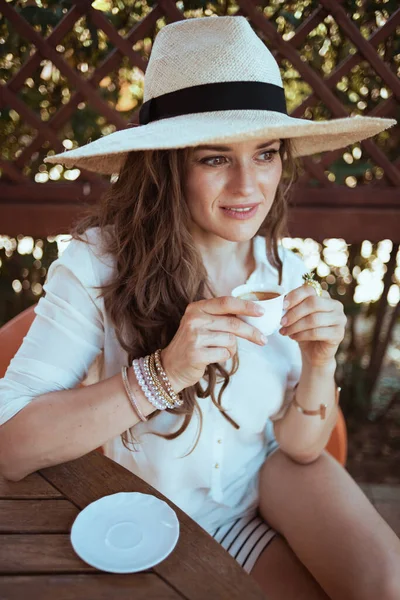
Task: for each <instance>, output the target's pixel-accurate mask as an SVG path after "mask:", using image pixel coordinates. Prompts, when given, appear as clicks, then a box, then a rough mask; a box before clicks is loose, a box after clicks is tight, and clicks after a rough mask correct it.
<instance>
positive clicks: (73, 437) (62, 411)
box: [0, 368, 155, 480]
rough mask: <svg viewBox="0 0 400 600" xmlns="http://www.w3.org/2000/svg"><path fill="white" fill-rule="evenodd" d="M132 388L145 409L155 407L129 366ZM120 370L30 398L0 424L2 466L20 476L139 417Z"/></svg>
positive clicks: (74, 454)
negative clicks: (73, 386)
mask: <svg viewBox="0 0 400 600" xmlns="http://www.w3.org/2000/svg"><path fill="white" fill-rule="evenodd" d="M128 375H129V382H130V384H131V388H132V392H133V393H134V395H135V398H136V400H137V402H138V404H139V407H140V408H141V410H142V412H143V413H144V415H146V416H147V415H149V414H150V413H151V412H153V411H154V410H155V408H154V406H153V405H152V404H150V402H149V401H148V400H147V398H146V397H145V395H144V394H143V392H142V390H141V388H140V387H139V385H138V383H137V381H136V377H135V374H134V372H133V369H132V368H130V369H129V370H128ZM138 421H139V417H138V416H137V414H136V412H135V410H134V409H133V407H132V405H131V403H130V401H129V399H128V397H127V395H126V393H125V390H124V386H123V383H122V378H121V374H118V375H115V376H113V377H110V378H109V379H106V380H104V381H101V382H99V383H95V384H93V385H89V386H87V387H79V388H74V389H71V390H63V391H59V392H50V393H48V394H44V395H42V396H39V397H37V398H35V399H34V400H32V402H31V403H30V404H28V406H26V407H25V408H24V409H22V410H21V411H20V412H19V413H17V414H16V415H15V416H14V417H13V418H12V419H10V420H9V421H7V422H6V423H4V424H3V425H2V426H0V472H2V473H3V475H4V476H5V477H6V478H8V479H13V480H19V479H22V478H23V477H25V476H26V475H28V474H29V473H32V472H34V471H37V470H38V469H41V468H44V467H48V466H51V465H56V464H60V463H63V462H67V461H69V460H73V459H75V458H78V457H79V456H83V455H84V454H87V453H88V452H91V451H92V450H94V449H95V448H98V447H99V446H101V445H102V444H104V443H105V442H106V441H108V440H110V439H112V438H114V437H116V436H118V435H120V434H121V433H123V432H124V431H126V430H127V429H129V428H130V427H133V426H134V425H135V424H136V423H138Z"/></svg>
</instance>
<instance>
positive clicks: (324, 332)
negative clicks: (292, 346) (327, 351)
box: [289, 327, 342, 344]
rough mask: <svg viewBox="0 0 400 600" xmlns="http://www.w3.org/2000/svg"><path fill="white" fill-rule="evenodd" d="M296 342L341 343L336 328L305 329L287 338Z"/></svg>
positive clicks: (338, 331)
mask: <svg viewBox="0 0 400 600" xmlns="http://www.w3.org/2000/svg"><path fill="white" fill-rule="evenodd" d="M289 337H290V338H291V339H292V340H295V341H296V342H312V341H323V342H329V343H331V344H339V343H340V342H341V341H342V336H341V335H340V330H339V328H338V327H317V328H314V329H307V330H305V331H299V332H298V333H293V334H291V335H290V336H289Z"/></svg>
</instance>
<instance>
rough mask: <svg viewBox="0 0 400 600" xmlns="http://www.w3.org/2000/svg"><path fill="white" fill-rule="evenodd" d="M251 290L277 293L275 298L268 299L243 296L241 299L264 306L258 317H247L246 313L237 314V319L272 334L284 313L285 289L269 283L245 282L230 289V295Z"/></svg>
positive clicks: (248, 292) (265, 333) (247, 292)
mask: <svg viewBox="0 0 400 600" xmlns="http://www.w3.org/2000/svg"><path fill="white" fill-rule="evenodd" d="M251 292H271V293H273V294H279V296H277V297H276V298H270V299H268V300H253V299H252V298H251V297H249V298H243V300H247V299H248V300H251V301H252V302H255V303H256V304H259V305H260V306H262V307H263V308H264V311H265V312H264V314H263V315H261V316H260V317H249V316H247V315H237V316H238V318H239V319H241V320H242V321H245V323H248V324H249V325H252V326H253V327H256V328H257V329H259V330H260V331H261V333H263V334H264V335H272V334H273V333H275V332H276V331H278V329H280V327H281V319H282V316H283V314H284V309H283V301H284V298H285V293H286V292H285V289H284V288H283V287H282V286H281V285H271V284H263V283H252V284H248V283H245V284H244V285H239V286H238V287H236V288H235V289H234V290H232V292H231V295H232V296H234V297H235V298H238V297H239V296H244V295H245V294H251Z"/></svg>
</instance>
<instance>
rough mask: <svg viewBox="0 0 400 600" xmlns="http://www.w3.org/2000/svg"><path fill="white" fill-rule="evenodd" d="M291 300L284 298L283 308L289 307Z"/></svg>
mask: <svg viewBox="0 0 400 600" xmlns="http://www.w3.org/2000/svg"><path fill="white" fill-rule="evenodd" d="M289 304H290V302H289V301H288V300H284V301H283V308H287V307H288V306H289Z"/></svg>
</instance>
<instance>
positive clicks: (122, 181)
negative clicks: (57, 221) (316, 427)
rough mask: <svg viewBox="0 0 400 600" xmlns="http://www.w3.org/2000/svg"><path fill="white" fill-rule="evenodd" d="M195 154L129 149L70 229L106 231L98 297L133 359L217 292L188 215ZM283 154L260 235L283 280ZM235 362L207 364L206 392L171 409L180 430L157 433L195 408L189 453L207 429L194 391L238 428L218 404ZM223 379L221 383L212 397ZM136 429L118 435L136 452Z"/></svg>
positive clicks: (289, 167) (189, 393)
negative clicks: (106, 275)
mask: <svg viewBox="0 0 400 600" xmlns="http://www.w3.org/2000/svg"><path fill="white" fill-rule="evenodd" d="M192 151H193V148H190V147H189V148H183V149H167V150H146V151H135V152H131V153H130V154H129V155H128V156H127V159H126V161H125V164H124V166H123V168H122V170H121V172H120V174H119V177H118V179H117V181H115V182H114V183H112V184H111V186H110V188H109V189H108V190H107V192H106V193H105V194H104V195H103V197H102V198H101V201H100V202H99V203H98V204H96V205H93V206H92V207H90V209H89V212H88V214H86V215H85V216H84V217H83V218H82V219H81V220H80V221H78V223H77V224H76V225H75V226H74V228H73V229H72V231H71V235H72V237H74V238H75V239H80V240H81V241H86V240H85V239H84V238H82V235H83V234H84V232H85V231H86V230H87V229H89V228H91V227H99V228H100V229H101V230H102V231H104V232H107V235H104V244H105V251H106V252H107V253H109V254H110V255H112V256H113V257H114V259H115V264H116V272H115V278H114V279H113V280H112V281H111V282H110V283H108V284H107V285H105V286H103V287H102V288H101V294H102V296H103V297H104V302H105V308H106V311H107V313H108V314H109V315H110V318H111V320H112V323H113V325H114V327H115V333H116V336H117V339H118V341H119V343H120V344H121V346H122V348H123V349H124V350H125V351H126V352H127V353H128V356H129V364H131V361H132V360H133V359H134V358H138V357H140V356H145V355H147V354H150V353H152V352H155V350H157V348H165V347H166V346H167V345H168V344H169V343H170V342H171V340H172V338H173V337H174V335H175V333H176V332H177V330H178V327H179V324H180V321H181V318H182V316H183V314H184V312H185V310H186V307H187V305H188V304H190V303H191V302H196V301H198V300H202V299H204V298H205V291H206V290H208V291H209V293H210V294H211V295H213V296H215V294H214V293H213V290H212V288H211V285H210V282H209V281H208V277H207V272H206V269H205V267H204V264H203V261H202V258H201V255H200V253H199V251H198V250H197V247H196V245H195V243H194V241H193V238H192V236H191V234H190V232H189V226H190V213H189V209H188V206H187V204H186V201H185V197H184V192H183V190H184V182H185V177H186V173H187V168H188V164H189V160H190V157H191V152H192ZM279 152H280V155H281V158H282V162H283V169H284V171H283V176H282V178H281V181H280V183H279V185H278V188H277V192H276V196H275V199H274V203H273V205H272V207H271V210H270V212H269V214H268V215H267V217H266V219H265V221H264V222H263V224H262V226H261V227H260V229H259V231H258V234H260V235H263V236H265V238H266V251H267V256H268V259H269V261H270V263H271V264H272V265H273V266H274V267H275V268H276V269H277V271H278V282H279V284H281V282H282V261H281V259H280V257H279V254H278V241H279V240H280V239H281V238H282V237H284V236H286V235H288V231H287V206H288V202H287V200H288V191H289V189H290V188H291V184H292V183H293V181H294V178H295V173H296V163H295V161H294V159H293V154H292V149H291V144H290V141H288V140H282V144H281V148H280V151H279ZM238 366H239V361H238V357H237V355H235V356H234V358H233V361H232V367H231V370H230V371H229V372H228V371H227V370H226V369H225V368H224V367H223V366H222V365H221V364H219V363H214V364H210V365H208V366H207V368H206V371H205V374H204V379H205V381H206V383H207V385H206V387H205V389H203V388H202V387H201V385H200V382H198V383H196V385H194V386H192V387H189V388H186V389H185V390H183V392H182V395H183V399H184V403H183V405H182V406H181V407H178V408H175V409H173V412H174V414H181V415H182V416H183V421H182V424H181V425H180V427H179V428H178V429H177V430H176V431H173V432H171V433H168V434H161V433H158V432H152V433H154V435H159V436H161V437H164V438H166V439H169V440H172V439H174V438H176V437H178V436H179V435H180V434H181V433H183V432H184V431H185V430H186V428H187V427H188V425H189V422H190V420H191V418H192V415H193V412H194V410H196V411H197V412H198V415H199V419H200V428H199V433H198V436H197V439H196V442H195V445H194V446H193V448H192V450H191V452H192V451H193V449H194V448H195V446H196V444H197V442H198V439H199V436H200V433H201V428H202V413H201V410H200V407H199V404H198V402H197V400H196V396H197V397H199V398H206V397H208V396H210V397H211V400H212V402H213V403H214V405H215V406H216V407H217V408H218V410H220V412H221V413H222V415H223V416H224V417H225V418H226V419H227V420H228V421H229V422H230V423H231V424H232V425H233V426H234V427H236V428H237V429H238V428H239V425H238V424H237V423H235V422H234V421H233V420H232V419H231V418H230V417H229V416H228V415H227V414H226V413H225V411H224V409H223V407H222V405H221V398H222V394H223V392H224V390H225V389H226V387H227V385H228V383H229V378H230V376H232V375H233V374H234V373H235V372H236V371H237V368H238ZM218 376H219V377H220V380H218V379H217V378H218ZM218 381H219V382H222V386H221V389H220V392H219V394H218V398H215V385H216V383H217V382H218ZM167 410H168V411H169V410H170V409H167ZM171 410H172V409H171ZM159 412H160V411H159V410H156V411H155V412H153V413H152V414H151V415H149V418H154V417H156V416H157V415H158V413H159ZM132 429H133V428H131V429H130V430H129V431H126V432H124V433H123V434H122V436H121V437H122V441H123V444H124V446H125V447H126V448H128V449H131V448H129V445H130V444H133V446H132V449H134V442H135V438H134V436H133V432H132ZM129 437H130V439H128V438H129Z"/></svg>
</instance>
